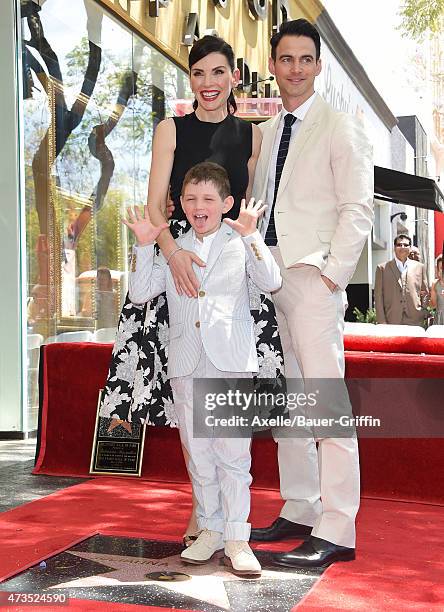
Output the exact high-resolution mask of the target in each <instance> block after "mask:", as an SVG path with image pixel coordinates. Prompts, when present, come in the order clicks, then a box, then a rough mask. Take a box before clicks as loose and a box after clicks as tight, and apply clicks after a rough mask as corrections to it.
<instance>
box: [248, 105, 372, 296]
mask: <svg viewBox="0 0 444 612" xmlns="http://www.w3.org/2000/svg"><path fill="white" fill-rule="evenodd" d="M280 119H281V114H279V115H278V116H276V117H273V118H272V119H270V120H269V121H266V122H264V123H263V124H261V125H260V128H261V130H262V132H263V141H262V148H261V153H260V157H259V159H258V163H257V167H256V174H255V180H254V186H253V195H254V196H255V197H256V198H257V199H262V200H263V201H264V202H266V199H267V198H266V195H267V182H268V175H269V172H270V159H271V156H272V150H273V144H274V141H275V136H276V131H277V128H278V126H279V121H280ZM266 203H267V204H268V205H269V206H271V204H272V202H266ZM372 223H373V158H372V146H371V144H370V142H369V140H368V138H367V136H366V134H365V132H364V130H363V126H362V124H361V122H360V121H359V120H358V119H357V118H356V117H354V116H352V115H347V114H345V113H338V112H336V111H335V110H333V109H332V108H331V106H330V105H329V104H327V103H326V102H325V101H324V100H323V99H322V98H321V97H320V96H319V95H317V96H316V98H315V100H314V102H313V104H312V105H311V107H310V109H309V110H308V112H307V115H306V116H305V118H304V120H303V121H302V124H301V125H300V126H299V130H298V132H297V133H296V134H295V136H294V138H292V140H291V142H290V147H289V151H288V155H287V159H286V162H285V166H284V169H283V172H282V176H281V180H280V184H279V191H278V194H277V200H276V205H275V225H276V234H277V237H278V244H279V247H280V251H281V254H282V258H283V261H284V264H285V266H286V267H287V268H289V267H291V266H294V265H295V264H309V265H314V266H317V267H318V268H319V269H320V270H321V271H322V273H323V274H325V276H327V277H328V278H330V279H331V280H332V281H333V282H335V283H336V284H337V285H339V287H341V288H342V289H345V287H346V286H347V284H348V282H349V281H350V279H351V277H352V275H353V272H354V270H355V268H356V264H357V262H358V260H359V257H360V255H361V251H362V249H363V246H364V244H365V242H366V240H367V237H368V235H369V233H370V231H371V227H372Z"/></svg>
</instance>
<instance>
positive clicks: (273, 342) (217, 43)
mask: <svg viewBox="0 0 444 612" xmlns="http://www.w3.org/2000/svg"><path fill="white" fill-rule="evenodd" d="M189 68H190V82H191V89H192V91H193V93H194V95H195V102H194V109H195V111H194V112H193V113H191V114H189V115H186V116H184V117H174V118H170V119H165V120H164V121H162V122H161V123H159V125H158V127H157V129H156V133H155V136H154V140H153V150H152V162H151V170H150V179H149V187H148V205H149V210H150V217H151V220H152V221H153V223H155V224H156V225H161V224H162V223H164V222H165V219H166V205H167V201H168V200H169V198H171V200H172V202H173V205H174V209H173V208H171V207H170V210H173V213H172V217H171V219H170V228H169V230H164V231H163V232H162V233H161V234H160V236H159V238H158V240H157V243H158V246H159V248H160V249H161V251H162V253H163V254H164V256H165V257H166V258H167V259H169V265H170V269H171V272H172V274H173V277H174V280H175V283H176V288H177V291H178V292H179V293H180V294H182V293H185V294H186V295H188V296H189V297H190V298H191V299H192V298H193V297H197V290H198V288H199V284H198V281H197V278H196V276H195V274H194V272H193V270H192V263H193V262H195V263H197V264H198V265H201V264H203V262H202V261H201V260H200V259H199V258H198V257H197V255H196V254H194V253H192V252H190V251H185V250H177V244H176V242H175V238H177V237H178V236H179V235H180V234H182V233H183V232H185V231H187V230H188V229H189V224H188V222H187V220H186V218H185V215H184V212H183V210H182V207H181V204H180V192H181V189H182V182H183V178H184V176H185V174H186V172H187V171H188V170H189V169H190V168H191V167H192V166H194V165H195V164H197V163H199V162H202V161H205V160H207V161H213V162H216V163H218V164H220V165H221V166H223V167H224V168H225V169H226V170H227V173H228V177H229V179H230V184H231V193H232V195H233V196H234V200H235V203H234V206H233V208H232V209H231V210H230V212H229V213H228V215H227V216H229V217H231V218H234V219H237V217H238V216H239V208H240V202H241V199H242V198H246V199H247V201H248V199H249V198H250V195H251V189H252V185H253V178H254V170H255V166H256V161H257V158H258V156H259V152H260V144H261V132H260V130H259V128H258V127H257V126H256V125H254V124H251V123H248V122H246V121H243V120H242V119H239V118H237V117H235V116H234V114H233V113H234V112H235V111H236V102H235V99H234V95H233V91H232V90H233V87H235V86H236V84H237V81H238V77H239V71H238V70H237V69H235V60H234V53H233V49H232V48H231V47H230V45H228V44H227V43H226V42H225V41H224V40H222V39H221V38H218V37H215V36H205V37H203V38H202V39H200V40H199V41H197V42H196V43H195V44H194V45H193V47H192V49H191V52H190V56H189ZM250 303H251V308H252V310H251V312H252V315H253V317H254V320H255V331H256V339H257V348H258V357H259V365H260V371H259V374H258V377H259V378H266V379H272V380H276V379H279V378H280V377H281V375H282V370H283V357H282V350H281V345H280V340H279V335H278V331H277V323H276V318H275V312H274V306H273V303H272V301H271V299H270V297H269V296H266V295H262V294H260V293H259V291H258V290H256V289H255V287H254V286H251V287H250ZM167 351H168V309H167V305H166V300H165V297H164V296H159V297H158V298H156V299H155V300H153V301H152V302H150V303H149V304H147V305H145V306H144V307H137V306H135V305H133V304H131V302H129V300H128V298H127V301H126V303H125V305H124V307H123V310H122V314H121V317H120V321H119V328H118V333H117V338H116V342H115V345H114V351H113V358H112V362H111V366H110V372H109V377H108V381H107V385H106V388H105V392H104V399H103V403H102V408H101V414H102V416H108V417H113V418H118V419H123V420H130V421H136V420H137V421H138V422H146V423H147V424H150V425H175V424H176V417H175V413H174V408H173V405H172V394H171V389H170V386H169V383H168V381H167V379H166V363H167V357H168V353H167ZM185 460H186V461H187V457H186V453H185ZM196 530H197V528H196V526H195V522H194V518H193V517H192V518H191V519H190V524H189V526H188V529H187V534H190V533H193V532H194V531H196Z"/></svg>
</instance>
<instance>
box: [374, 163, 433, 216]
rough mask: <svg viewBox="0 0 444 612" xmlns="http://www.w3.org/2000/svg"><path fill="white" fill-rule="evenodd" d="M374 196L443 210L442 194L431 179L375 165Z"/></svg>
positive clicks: (389, 200) (419, 206)
mask: <svg viewBox="0 0 444 612" xmlns="http://www.w3.org/2000/svg"><path fill="white" fill-rule="evenodd" d="M375 197H377V198H379V199H382V200H387V201H388V202H395V203H397V204H408V205H409V206H417V207H418V208H427V209H429V210H437V211H438V212H444V195H443V193H442V191H441V190H440V189H439V187H438V185H437V184H436V183H435V181H434V180H433V179H429V178H425V177H423V176H416V175H414V174H407V173H406V172H399V171H398V170H391V169H390V168H382V167H381V166H375Z"/></svg>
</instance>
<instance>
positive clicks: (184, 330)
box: [129, 223, 282, 378]
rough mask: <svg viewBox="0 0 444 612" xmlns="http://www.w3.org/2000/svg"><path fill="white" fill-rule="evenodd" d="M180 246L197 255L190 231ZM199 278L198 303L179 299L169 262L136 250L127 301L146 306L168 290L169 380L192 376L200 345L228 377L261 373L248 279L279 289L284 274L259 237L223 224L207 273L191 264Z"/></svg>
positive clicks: (145, 250) (148, 248) (150, 251)
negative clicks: (194, 251)
mask: <svg viewBox="0 0 444 612" xmlns="http://www.w3.org/2000/svg"><path fill="white" fill-rule="evenodd" d="M177 244H178V245H179V246H181V247H182V248H184V249H187V250H189V251H193V246H194V236H193V232H192V230H190V231H189V232H187V233H186V234H184V235H183V236H181V237H180V238H178V239H177ZM193 268H194V270H195V272H196V275H197V277H198V278H200V279H201V283H200V288H199V291H198V297H197V298H189V297H187V296H184V295H178V293H177V291H176V288H175V285H174V281H173V277H172V274H171V272H170V269H169V266H168V265H167V263H166V260H165V258H164V257H163V256H162V255H161V254H159V255H154V247H153V246H145V247H134V251H133V261H132V266H131V273H130V278H129V296H130V299H131V301H132V302H133V303H134V304H141V303H145V302H148V301H149V300H151V299H153V298H154V297H156V296H158V295H160V294H161V293H163V292H164V291H166V294H167V300H168V311H169V320H170V332H169V348H168V378H175V377H178V376H188V375H190V374H191V373H192V372H193V371H194V369H195V368H196V366H197V364H198V362H199V358H200V353H201V350H202V345H203V347H204V350H205V352H206V354H207V356H208V358H209V359H210V360H211V362H212V363H213V364H214V365H215V366H216V368H218V369H219V370H222V371H226V372H257V371H258V360H257V352H256V342H255V336H254V324H253V319H252V316H251V313H250V300H249V293H248V276H249V277H250V278H251V280H252V281H253V282H254V283H255V284H256V285H257V286H258V287H259V289H261V290H262V291H264V292H271V291H275V290H277V289H278V288H279V287H280V286H281V282H282V279H281V275H280V271H279V267H278V265H277V264H276V262H275V260H274V258H273V256H272V255H271V253H270V251H269V249H268V248H267V247H266V246H265V244H264V241H263V239H262V237H261V236H260V234H259V232H257V231H256V232H255V233H254V234H251V235H250V236H247V237H246V238H241V237H240V235H239V234H238V233H237V232H235V231H233V230H232V229H231V228H230V227H229V226H228V225H226V224H225V223H222V225H221V227H220V229H219V230H218V232H217V234H216V236H215V238H214V240H213V243H212V245H211V248H210V252H209V255H208V261H207V263H206V267H205V268H200V267H199V266H197V265H195V264H193Z"/></svg>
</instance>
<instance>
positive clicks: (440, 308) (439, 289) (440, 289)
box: [430, 255, 444, 325]
mask: <svg viewBox="0 0 444 612" xmlns="http://www.w3.org/2000/svg"><path fill="white" fill-rule="evenodd" d="M442 264H443V259H442V255H438V257H437V258H436V276H437V278H436V280H435V281H434V283H433V285H432V289H431V291H430V306H431V307H432V308H435V309H436V313H435V317H434V320H433V323H434V325H444V277H443V266H442Z"/></svg>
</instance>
